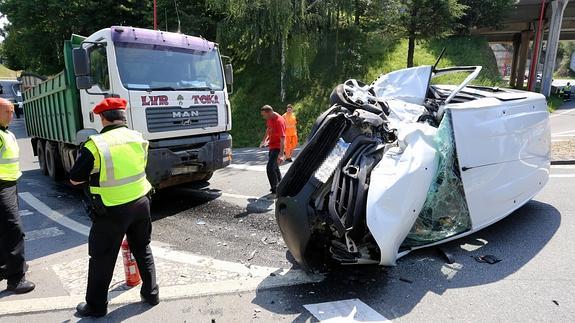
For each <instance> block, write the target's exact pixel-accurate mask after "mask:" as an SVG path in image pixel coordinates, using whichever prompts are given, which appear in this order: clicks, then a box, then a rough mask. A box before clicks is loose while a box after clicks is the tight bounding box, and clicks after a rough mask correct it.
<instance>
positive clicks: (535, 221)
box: [252, 201, 561, 322]
mask: <svg viewBox="0 0 575 323" xmlns="http://www.w3.org/2000/svg"><path fill="white" fill-rule="evenodd" d="M560 223H561V214H560V213H559V211H558V210H557V209H556V208H555V207H553V206H551V205H549V204H545V203H541V202H537V201H531V202H529V203H528V204H526V205H525V206H524V207H522V208H520V209H519V210H517V211H516V212H514V213H513V214H512V215H510V216H508V217H507V218H505V219H503V220H501V221H499V222H498V223H496V224H494V225H492V226H490V227H487V228H486V229H484V230H481V231H479V232H477V233H475V234H473V235H470V236H468V237H465V238H462V239H459V240H456V241H453V242H451V243H447V244H446V245H444V248H446V249H447V250H449V251H450V252H451V253H452V254H453V255H454V256H455V264H451V265H450V264H446V263H445V262H444V261H443V259H442V258H441V257H440V256H439V255H438V254H437V252H436V250H434V249H432V248H428V249H423V250H419V251H415V252H413V253H411V254H410V255H408V256H406V257H404V258H402V259H400V260H399V261H398V264H397V266H396V267H380V266H353V267H342V266H339V267H332V268H331V269H330V270H329V271H328V272H327V273H326V279H325V280H324V281H323V282H321V283H318V284H308V285H301V286H294V287H290V288H282V289H274V290H259V291H258V293H257V296H256V297H255V298H254V299H253V301H252V303H254V304H257V305H259V306H261V307H263V308H265V309H267V310H269V311H272V312H275V313H278V314H297V313H301V315H300V316H299V317H298V318H297V319H296V320H295V321H296V322H303V321H305V320H307V319H309V318H310V314H309V313H308V312H307V311H306V310H305V309H304V308H303V307H302V306H303V305H305V304H312V303H321V302H326V301H336V300H341V299H349V298H359V299H361V300H362V301H364V302H365V303H367V304H368V305H369V306H371V307H372V308H373V309H375V310H376V311H378V312H379V313H381V314H382V315H384V316H385V317H387V318H388V319H393V318H398V317H402V316H404V315H406V314H408V313H410V312H411V311H412V310H413V309H414V308H415V307H416V306H417V304H418V303H419V302H420V301H421V299H422V298H423V297H424V296H425V295H426V294H427V293H429V292H432V293H435V294H438V295H442V294H443V293H444V292H445V291H446V290H448V289H453V288H467V287H471V286H480V285H488V284H490V283H493V282H497V281H499V280H502V279H505V278H506V277H508V276H510V275H511V274H513V273H515V272H517V271H518V270H519V269H521V268H522V267H523V266H524V265H526V264H527V263H528V262H529V261H530V260H531V259H533V258H534V257H535V256H536V255H537V254H538V253H539V252H540V251H541V250H542V249H543V248H544V247H545V245H546V244H547V243H548V242H549V241H550V240H551V238H552V237H553V236H554V235H555V233H556V232H557V230H558V228H559V225H560ZM526 237H528V238H527V239H526ZM468 250H473V251H468ZM485 254H492V255H495V256H497V257H499V258H501V259H502V261H501V262H499V263H496V264H493V265H490V264H487V263H479V262H477V261H476V260H475V259H474V257H476V256H480V255H485ZM542 275H544V273H542ZM485 288H492V287H488V286H486V287H485ZM278 300H290V301H289V302H288V303H285V301H284V302H283V303H282V302H280V301H278Z"/></svg>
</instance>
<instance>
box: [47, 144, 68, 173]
mask: <svg viewBox="0 0 575 323" xmlns="http://www.w3.org/2000/svg"><path fill="white" fill-rule="evenodd" d="M46 169H47V171H48V175H49V176H50V178H51V179H53V180H59V179H61V178H62V175H63V173H64V167H62V161H61V160H60V154H59V153H58V149H57V147H56V144H55V143H53V142H51V141H47V142H46Z"/></svg>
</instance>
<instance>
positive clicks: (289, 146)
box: [283, 104, 297, 162]
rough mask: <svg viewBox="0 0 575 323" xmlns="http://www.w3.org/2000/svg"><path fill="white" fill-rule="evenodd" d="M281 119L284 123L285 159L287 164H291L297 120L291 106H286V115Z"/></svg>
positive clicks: (295, 139)
mask: <svg viewBox="0 0 575 323" xmlns="http://www.w3.org/2000/svg"><path fill="white" fill-rule="evenodd" d="M283 118H284V120H285V122H286V143H285V157H286V161H287V162H291V161H293V160H292V153H293V151H294V149H295V148H296V147H297V119H296V117H295V114H294V113H293V106H292V105H291V104H288V105H287V109H286V113H284V115H283Z"/></svg>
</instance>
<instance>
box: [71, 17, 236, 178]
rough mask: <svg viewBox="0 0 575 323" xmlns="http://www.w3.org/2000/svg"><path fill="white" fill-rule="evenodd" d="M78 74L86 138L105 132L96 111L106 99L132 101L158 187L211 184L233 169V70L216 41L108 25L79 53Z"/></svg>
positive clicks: (131, 118)
mask: <svg viewBox="0 0 575 323" xmlns="http://www.w3.org/2000/svg"><path fill="white" fill-rule="evenodd" d="M74 70H75V75H76V85H77V87H78V89H80V102H81V108H82V119H83V120H82V121H83V125H84V130H83V132H84V135H85V136H88V135H90V134H92V133H94V132H96V131H99V130H100V129H101V124H100V121H99V120H98V118H95V116H94V114H93V113H92V112H91V110H92V108H93V107H94V105H96V104H97V103H98V102H99V101H100V100H102V98H103V96H119V97H122V98H125V99H126V100H128V102H129V103H128V109H127V113H128V125H129V127H130V128H131V129H134V130H137V131H139V132H141V133H142V134H143V135H144V138H145V139H147V140H149V141H150V149H149V158H148V169H147V172H148V178H149V179H150V181H151V182H152V183H153V184H154V185H155V186H157V187H159V188H161V187H166V186H171V185H177V184H181V183H186V182H192V181H201V180H207V179H209V178H210V177H211V175H212V174H213V172H214V171H215V170H217V169H220V168H223V167H225V166H227V165H229V164H230V162H231V146H232V137H231V135H230V133H229V131H230V130H231V110H230V101H229V97H228V95H229V92H228V88H231V86H232V83H233V80H232V78H233V70H232V67H231V64H227V65H225V66H224V64H223V63H222V56H221V55H220V52H219V49H218V45H217V44H216V43H213V42H210V41H207V40H205V39H203V38H200V37H193V36H187V35H184V34H179V33H170V32H163V31H157V30H148V29H140V28H133V27H111V28H106V29H102V30H100V31H98V32H96V33H94V34H92V35H91V36H89V37H87V38H86V39H85V40H84V41H83V42H82V44H81V46H80V47H79V48H77V49H74ZM80 137H84V136H82V135H81V136H80Z"/></svg>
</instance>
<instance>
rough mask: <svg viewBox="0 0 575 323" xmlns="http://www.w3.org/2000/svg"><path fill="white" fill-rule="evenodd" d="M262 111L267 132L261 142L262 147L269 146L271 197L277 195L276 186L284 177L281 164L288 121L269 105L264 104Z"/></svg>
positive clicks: (268, 167) (267, 167) (268, 166)
mask: <svg viewBox="0 0 575 323" xmlns="http://www.w3.org/2000/svg"><path fill="white" fill-rule="evenodd" d="M260 113H261V115H262V117H263V118H264V120H266V134H265V136H264V138H263V140H262V142H261V144H260V147H265V146H268V148H269V159H268V164H267V166H266V172H267V174H268V180H269V181H270V186H271V189H270V192H271V195H270V197H273V198H275V197H276V188H277V185H278V183H279V182H280V181H281V179H282V173H281V172H280V168H279V165H281V164H283V162H284V148H285V138H286V123H285V120H284V118H283V117H282V116H281V115H279V114H278V113H276V112H274V109H273V108H272V107H271V106H269V105H264V106H263V107H261V109H260Z"/></svg>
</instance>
